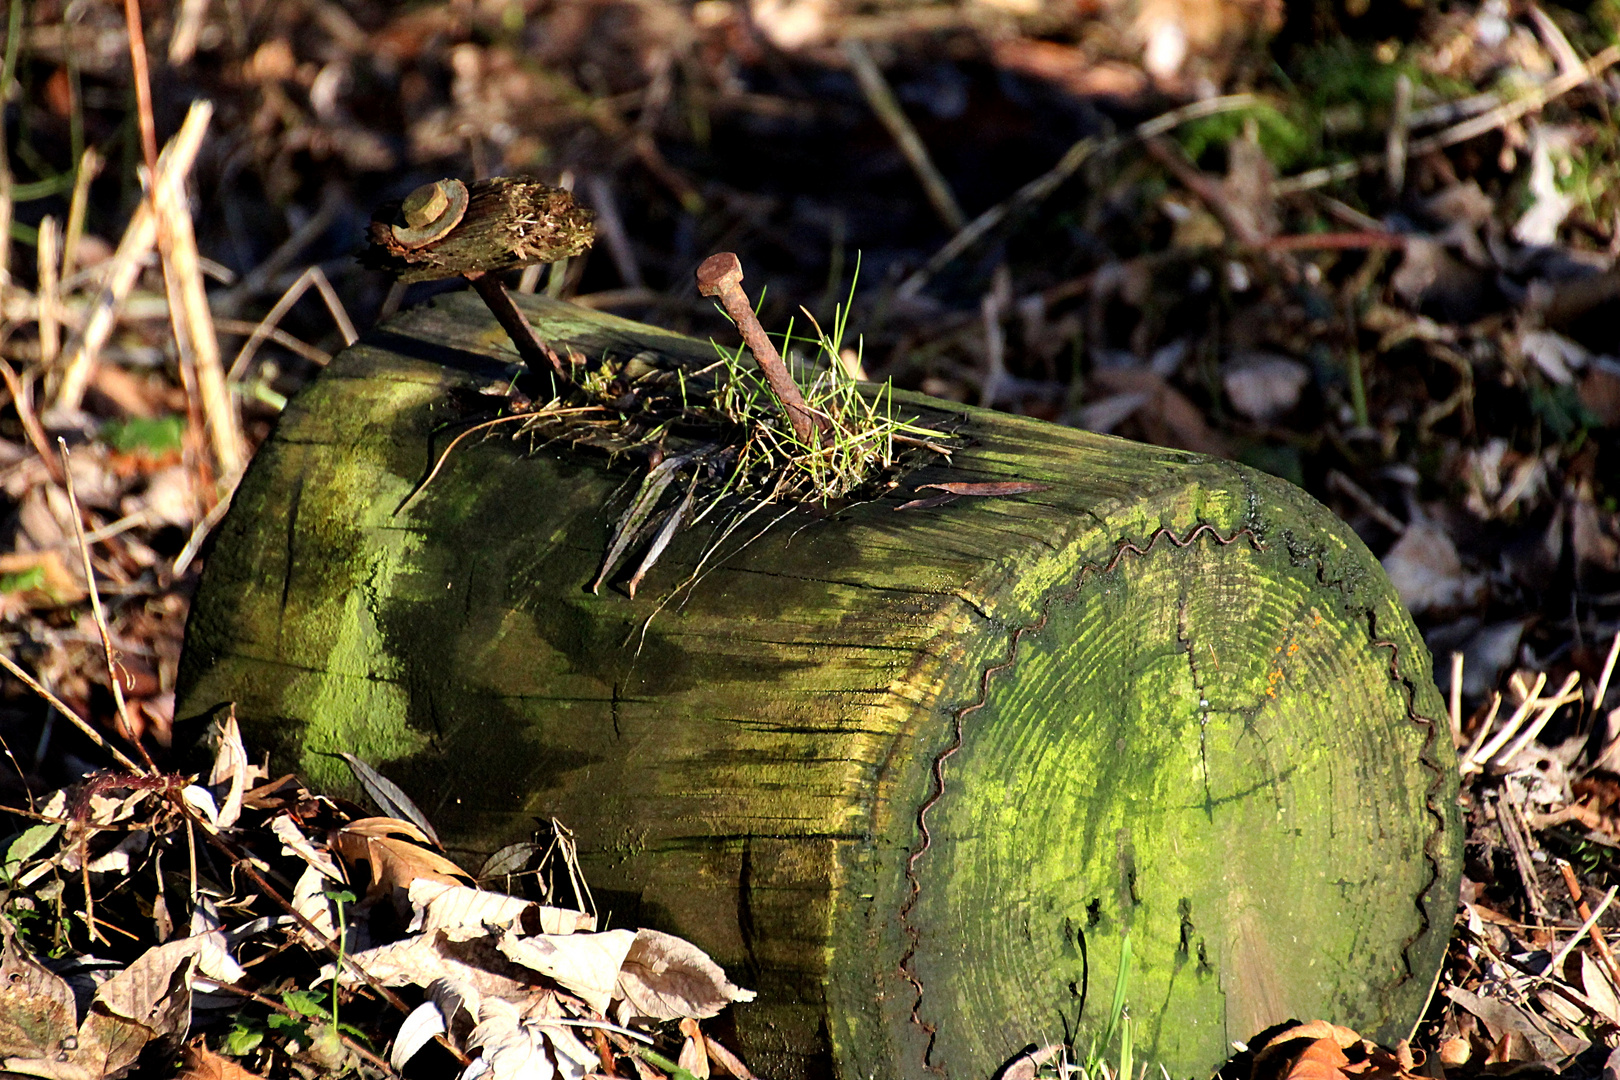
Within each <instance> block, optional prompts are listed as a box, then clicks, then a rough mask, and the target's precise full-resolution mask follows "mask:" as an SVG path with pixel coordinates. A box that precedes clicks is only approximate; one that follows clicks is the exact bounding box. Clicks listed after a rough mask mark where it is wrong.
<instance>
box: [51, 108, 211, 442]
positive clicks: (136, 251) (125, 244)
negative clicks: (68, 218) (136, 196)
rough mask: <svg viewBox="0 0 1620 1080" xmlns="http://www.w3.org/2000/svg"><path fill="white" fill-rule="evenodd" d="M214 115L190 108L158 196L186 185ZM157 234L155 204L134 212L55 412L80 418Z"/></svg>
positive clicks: (162, 159) (72, 356)
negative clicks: (171, 183)
mask: <svg viewBox="0 0 1620 1080" xmlns="http://www.w3.org/2000/svg"><path fill="white" fill-rule="evenodd" d="M213 112H214V108H213V106H212V105H211V104H210V103H208V102H206V101H198V102H194V103H193V104H192V106H191V111H190V112H188V113H187V114H186V119H185V123H183V124H181V125H180V130H179V131H178V132H176V133H175V136H174V138H172V139H170V140H169V144H168V145H167V146H165V147H164V148H163V153H161V154H159V155H158V166H157V170H156V172H155V173H153V174H152V176H151V183H152V189H153V190H154V191H155V190H157V188H158V187H159V186H161V185H162V184H164V183H166V182H168V180H167V178H168V176H169V175H170V174H171V173H172V174H173V175H174V177H176V179H177V182H183V181H184V179H185V177H186V176H187V175H189V174H190V172H191V166H192V164H193V163H194V162H195V161H196V160H197V151H198V150H199V149H200V148H201V147H202V140H203V135H204V134H205V133H206V132H207V130H208V121H209V119H210V117H212V115H213ZM157 231H158V230H157V214H156V213H155V212H154V210H153V208H152V200H151V199H150V198H147V199H143V200H142V201H141V203H140V205H139V206H137V207H136V208H135V214H134V216H133V217H131V218H130V221H129V225H128V227H127V228H125V230H124V235H123V238H122V239H121V240H120V241H119V242H118V250H117V252H115V253H114V255H113V257H112V261H111V263H110V264H109V266H108V269H107V277H106V280H105V283H104V284H103V285H102V288H101V292H100V294H99V295H97V297H96V299H95V301H94V302H93V303H92V304H91V305H90V309H89V311H88V312H87V313H86V315H85V323H84V329H83V330H82V331H81V332H80V333H79V335H78V336H77V337H76V338H75V340H74V342H73V344H72V345H70V346H69V348H68V353H67V361H66V364H65V365H64V367H63V370H62V376H61V382H60V384H59V385H58V386H57V388H56V393H55V396H54V398H53V399H52V402H51V409H52V411H53V412H54V411H61V412H76V411H78V409H79V407H80V405H82V404H83V402H84V392H85V390H86V389H87V388H88V387H89V385H90V378H91V376H92V375H94V374H95V367H96V356H97V354H98V353H100V352H101V349H102V347H103V346H104V345H106V344H107V338H108V337H109V336H110V335H111V334H112V331H113V327H114V326H115V325H116V324H117V321H118V312H119V309H120V307H121V306H122V305H123V303H124V300H125V298H126V297H127V296H128V295H129V291H130V289H132V288H133V287H134V285H135V280H136V278H138V277H139V276H140V272H141V267H142V265H143V264H144V262H145V260H146V257H147V256H148V255H150V254H151V253H152V249H153V247H154V245H155V244H156V243H157Z"/></svg>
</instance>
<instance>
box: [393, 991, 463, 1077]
mask: <svg viewBox="0 0 1620 1080" xmlns="http://www.w3.org/2000/svg"><path fill="white" fill-rule="evenodd" d="M446 1030H448V1029H447V1028H446V1027H445V1023H444V1014H443V1013H442V1012H440V1011H439V1006H438V1004H437V1003H436V1002H433V1001H424V1002H422V1004H420V1005H418V1006H417V1007H416V1008H414V1009H412V1010H411V1012H410V1015H408V1016H406V1017H405V1022H404V1023H403V1024H401V1025H399V1033H398V1034H397V1035H395V1036H394V1048H393V1049H392V1050H391V1051H389V1054H388V1064H390V1065H392V1066H393V1067H394V1068H396V1069H404V1068H405V1064H406V1062H408V1061H410V1060H411V1058H413V1057H415V1056H416V1052H417V1051H418V1050H420V1049H422V1047H424V1046H426V1045H427V1044H428V1043H430V1042H432V1041H433V1036H435V1035H443V1034H444V1033H445V1031H446Z"/></svg>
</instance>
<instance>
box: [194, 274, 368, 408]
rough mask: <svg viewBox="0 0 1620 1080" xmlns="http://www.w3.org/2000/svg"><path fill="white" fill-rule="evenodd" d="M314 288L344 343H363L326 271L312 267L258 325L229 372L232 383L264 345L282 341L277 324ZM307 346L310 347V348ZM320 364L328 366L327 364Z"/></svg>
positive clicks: (299, 276)
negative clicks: (330, 314)
mask: <svg viewBox="0 0 1620 1080" xmlns="http://www.w3.org/2000/svg"><path fill="white" fill-rule="evenodd" d="M311 285H313V286H315V289H316V291H318V292H319V293H320V294H321V299H322V300H324V301H325V302H326V309H327V310H328V311H329V312H331V313H332V321H333V322H335V323H337V326H338V332H339V333H341V334H342V335H343V343H344V344H345V345H353V344H354V343H355V342H356V341H357V340H359V337H360V335H359V334H357V333H356V332H355V329H354V323H353V322H351V321H350V319H349V313H348V311H347V310H346V309H345V308H344V307H343V301H342V300H340V299H338V294H337V290H336V289H334V288H332V283H331V282H330V281H329V280H327V277H326V274H325V272H324V271H322V270H321V268H320V267H319V266H309V267H306V268H305V270H304V272H303V273H302V274H299V275H298V278H297V280H295V281H294V282H293V283H292V284H291V285H289V286H287V291H286V292H284V293H282V294H281V299H280V300H277V301H276V304H275V306H274V307H272V308H271V309H270V310H269V311H268V312H266V313H265V316H264V318H262V319H260V320H259V322H258V325H256V326H254V327H253V331H252V333H250V334H249V335H248V339H247V340H246V341H244V342H243V343H242V347H241V348H240V349H239V350H237V353H236V359H234V360H232V361H231V368H230V371H229V372H227V373H226V378H227V379H229V380H230V381H231V382H237V381H239V380H240V379H241V378H242V376H243V375H245V374H246V373H247V367H248V364H249V363H251V362H252V360H253V355H254V354H255V353H256V352H258V351H259V346H260V345H262V344H264V342H265V340H266V339H270V340H273V341H279V339H278V338H276V336H275V335H276V334H278V333H280V332H281V331H279V330H278V329H277V324H279V323H280V322H281V320H282V317H283V316H285V315H286V314H287V312H289V311H291V310H292V306H293V305H294V304H296V303H298V301H299V300H300V299H301V298H302V297H303V295H304V293H306V292H308V291H309V287H310V286H311ZM282 344H284V345H285V342H282ZM299 344H300V345H302V344H303V343H302V342H300V343H299ZM303 347H304V348H306V349H307V348H309V346H303ZM295 351H298V350H295ZM320 362H322V363H324V361H320Z"/></svg>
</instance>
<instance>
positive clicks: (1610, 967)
mask: <svg viewBox="0 0 1620 1080" xmlns="http://www.w3.org/2000/svg"><path fill="white" fill-rule="evenodd" d="M1558 872H1559V873H1560V874H1563V875H1564V887H1565V888H1566V889H1568V890H1569V898H1570V900H1571V902H1573V903H1574V905H1575V912H1576V914H1578V915H1580V917H1581V918H1582V919H1590V920H1592V921H1591V923H1590V924H1589V930H1590V932H1591V935H1592V944H1593V945H1594V946H1595V947H1596V948H1597V951H1598V958H1599V959H1600V960H1602V961H1603V967H1604V969H1605V970H1606V971H1607V972H1608V974H1609V981H1610V982H1612V983H1614V984H1615V985H1616V986H1620V964H1616V963H1615V960H1614V953H1613V952H1611V951H1609V943H1608V941H1607V940H1606V939H1605V938H1604V936H1603V930H1602V928H1601V927H1599V926H1598V925H1597V920H1596V918H1594V917H1593V915H1592V910H1591V908H1589V907H1588V906H1587V904H1586V900H1585V898H1584V896H1583V894H1582V892H1581V883H1580V882H1579V881H1577V880H1576V878H1575V870H1574V868H1573V867H1571V866H1570V865H1569V862H1568V861H1567V860H1565V859H1559V860H1558Z"/></svg>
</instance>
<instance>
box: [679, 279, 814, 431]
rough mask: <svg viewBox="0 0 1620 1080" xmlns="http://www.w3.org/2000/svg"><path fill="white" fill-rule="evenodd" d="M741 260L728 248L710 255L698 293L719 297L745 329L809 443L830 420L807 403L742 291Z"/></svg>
mask: <svg viewBox="0 0 1620 1080" xmlns="http://www.w3.org/2000/svg"><path fill="white" fill-rule="evenodd" d="M742 279H743V272H742V263H741V262H740V261H739V260H738V258H737V256H736V255H735V254H733V253H732V252H729V251H722V252H720V253H719V254H718V255H710V256H709V257H708V258H707V259H704V260H703V262H701V263H700V264H698V268H697V287H698V292H699V293H700V294H702V295H703V296H713V297H718V298H719V300H720V306H721V307H723V308H725V309H726V314H727V315H730V316H731V319H732V321H733V322H735V323H736V324H737V329H738V330H739V331H741V332H742V339H743V344H745V345H747V346H748V351H749V352H751V353H753V354H754V362H755V363H757V364H758V365H759V370H760V373H761V374H763V375H764V376H765V381H766V382H767V383H768V384H769V385H770V388H771V392H772V393H774V394H775V395H776V397H777V400H778V401H780V402H781V403H782V411H783V413H785V414H786V416H787V418H788V423H789V424H791V425H792V426H793V434H794V436H795V437H796V438H797V439H798V440H799V441H800V442H802V443H805V444H810V443H811V442H812V441H813V440H814V438H815V437H816V433H817V431H818V430H820V431H824V430H826V429H827V427H828V426H829V425H828V422H827V420H826V418H825V417H820V416H817V415H816V414H815V413H813V412H811V411H810V407H809V406H808V405H806V404H805V400H804V395H803V394H802V393H800V392H799V385H798V383H795V382H794V381H793V376H792V375H790V374H789V373H788V369H787V365H786V364H784V363H783V362H782V356H781V354H780V353H778V352H777V351H776V346H775V345H772V344H771V339H770V338H768V337H766V336H765V328H764V327H762V326H760V325H759V319H758V318H756V317H755V315H754V308H753V305H752V304H750V303H749V302H748V295H747V294H746V293H744V292H743V290H742Z"/></svg>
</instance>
